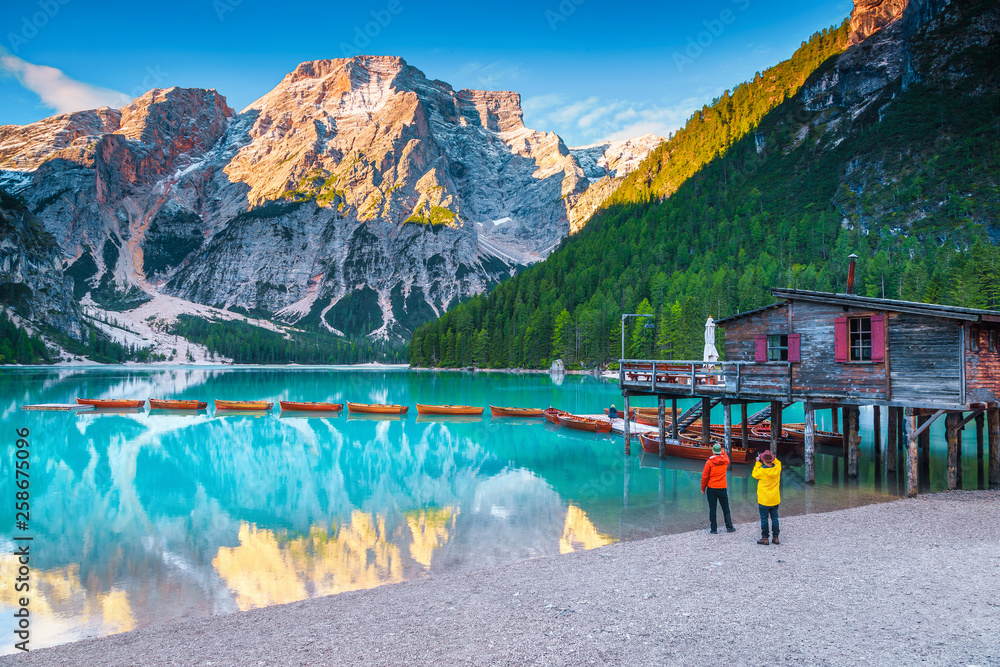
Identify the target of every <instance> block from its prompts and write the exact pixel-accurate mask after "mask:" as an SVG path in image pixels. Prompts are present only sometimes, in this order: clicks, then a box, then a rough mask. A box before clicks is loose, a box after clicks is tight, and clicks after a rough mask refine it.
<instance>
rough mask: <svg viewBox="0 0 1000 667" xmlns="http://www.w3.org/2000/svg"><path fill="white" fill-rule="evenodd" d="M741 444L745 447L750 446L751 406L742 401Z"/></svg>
mask: <svg viewBox="0 0 1000 667" xmlns="http://www.w3.org/2000/svg"><path fill="white" fill-rule="evenodd" d="M740 424H741V427H740V444H741V445H742V446H743V449H749V448H750V406H748V405H747V404H746V403H740Z"/></svg>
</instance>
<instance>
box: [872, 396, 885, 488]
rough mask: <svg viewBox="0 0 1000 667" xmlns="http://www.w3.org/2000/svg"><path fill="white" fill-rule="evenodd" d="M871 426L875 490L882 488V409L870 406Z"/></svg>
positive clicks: (883, 455) (883, 467) (883, 464)
mask: <svg viewBox="0 0 1000 667" xmlns="http://www.w3.org/2000/svg"><path fill="white" fill-rule="evenodd" d="M872 428H873V433H874V438H875V441H874V443H873V444H872V448H873V449H874V452H873V453H874V455H875V490H876V491H881V490H882V471H883V470H885V450H884V449H882V409H881V408H879V406H877V405H873V406H872Z"/></svg>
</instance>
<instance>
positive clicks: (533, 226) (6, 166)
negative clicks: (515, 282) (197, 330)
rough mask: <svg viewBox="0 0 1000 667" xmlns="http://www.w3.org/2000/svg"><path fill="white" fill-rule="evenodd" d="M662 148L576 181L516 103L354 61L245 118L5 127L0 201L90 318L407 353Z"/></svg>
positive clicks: (630, 146)
mask: <svg viewBox="0 0 1000 667" xmlns="http://www.w3.org/2000/svg"><path fill="white" fill-rule="evenodd" d="M658 140H659V138H657V137H651V136H646V137H642V138H640V139H639V140H637V141H636V142H633V143H629V142H627V141H626V142H607V144H606V148H605V150H603V151H602V150H600V149H599V148H593V147H591V148H589V149H587V150H586V154H587V159H588V165H587V169H586V170H585V169H584V168H583V167H582V166H581V165H580V162H579V159H578V157H577V156H576V155H574V153H573V151H572V150H571V149H569V148H568V147H566V145H565V144H564V142H563V141H562V139H561V138H559V137H558V135H556V134H554V133H551V132H539V131H536V130H531V129H528V128H525V127H524V124H523V114H522V111H521V107H520V96H519V95H518V94H517V93H514V92H510V91H474V90H458V91H456V90H454V89H452V88H451V86H449V85H448V84H446V83H444V82H440V81H432V80H429V79H427V78H426V77H425V76H424V75H423V73H422V72H420V70H418V69H416V68H415V67H412V66H410V65H408V64H407V63H406V62H405V61H404V60H403V59H401V58H397V57H388V56H357V57H354V58H350V59H333V60H320V61H312V62H307V63H302V64H300V65H299V66H298V67H296V68H295V70H293V71H292V72H290V73H288V74H287V75H286V76H285V77H284V78H283V79H282V81H281V82H279V83H278V85H277V86H275V87H274V88H273V89H272V90H271V91H269V92H268V93H266V94H265V95H263V96H262V97H260V98H259V99H258V100H255V101H254V102H252V103H251V104H250V105H248V106H247V107H246V109H244V110H243V111H241V112H239V113H237V112H236V111H234V110H233V109H231V108H229V106H228V105H227V103H226V101H225V98H224V97H222V96H221V95H220V94H219V93H218V92H217V91H215V90H208V89H184V88H170V89H154V90H152V91H149V92H147V93H146V94H144V95H143V96H141V97H140V98H137V99H136V100H134V101H133V102H132V103H131V104H130V105H127V106H126V107H123V108H122V109H120V110H114V109H107V108H102V109H97V110H91V111H83V112H76V113H73V114H62V115H58V116H54V117H51V118H48V119H44V120H42V121H39V122H38V123H33V124H30V125H27V126H9V125H8V126H2V127H0V169H2V170H3V171H0V187H4V186H5V187H7V188H8V189H10V190H11V191H12V192H14V193H16V194H17V195H19V196H21V197H23V198H24V200H25V202H26V204H27V206H28V207H29V208H30V209H31V210H32V211H33V213H34V215H35V216H36V217H37V218H38V219H39V220H40V221H41V222H42V224H43V225H44V226H45V227H46V229H47V230H48V231H49V232H50V233H52V234H53V236H54V237H55V238H56V240H57V242H58V244H59V248H60V250H61V253H62V258H63V260H64V261H65V263H66V267H65V269H66V270H67V271H69V273H70V274H71V275H72V276H73V277H74V280H75V285H76V291H77V293H78V294H81V295H89V297H88V298H89V299H91V300H92V302H93V306H94V307H99V308H103V309H105V310H114V311H119V312H121V313H122V315H121V316H122V317H125V318H127V317H128V314H127V313H128V312H130V311H132V310H134V309H135V308H136V307H137V306H139V305H140V304H141V303H143V302H146V301H148V300H149V299H150V298H155V297H156V295H157V294H163V295H166V296H170V297H174V298H179V299H182V300H187V301H189V302H191V303H192V307H191V311H192V312H195V311H199V312H200V311H201V310H203V309H199V308H197V307H196V305H198V304H200V305H202V306H211V307H214V308H216V309H229V310H233V309H235V311H236V312H245V313H252V314H254V315H255V316H257V317H263V318H266V319H275V320H280V321H283V322H284V323H286V324H293V325H301V326H303V327H307V328H308V327H314V328H315V327H318V328H319V329H321V330H323V331H325V332H328V333H332V334H338V335H346V336H373V337H376V338H382V339H388V340H396V341H401V340H404V339H405V338H407V337H408V336H409V332H410V331H412V330H413V328H414V327H416V326H417V325H419V324H420V323H422V322H423V321H425V320H427V319H429V318H431V317H433V316H436V315H440V314H441V313H443V312H444V311H445V310H446V309H447V308H448V307H449V306H450V305H452V304H454V303H456V302H457V301H460V300H462V299H465V298H468V297H470V296H472V295H474V294H477V293H481V292H483V291H484V290H486V289H488V288H489V287H491V286H492V285H494V284H496V283H497V282H499V281H500V280H501V279H503V278H505V277H509V276H511V275H513V274H514V273H516V272H517V271H519V270H521V269H522V268H523V267H525V266H528V265H530V264H531V263H534V262H536V261H538V260H540V259H542V258H544V257H545V256H546V255H547V254H548V252H550V251H551V250H552V248H554V247H555V246H556V245H557V244H558V243H559V241H560V240H561V239H562V238H563V237H565V236H566V235H567V234H569V233H571V232H575V231H577V230H578V229H579V228H580V226H582V223H583V220H584V218H585V217H586V216H587V215H589V212H590V211H592V210H594V209H595V208H596V207H597V205H599V204H600V202H601V201H603V198H605V197H606V196H608V195H609V194H610V193H611V192H613V191H614V189H615V188H616V187H617V185H618V184H620V183H621V181H622V179H623V178H624V176H625V174H627V172H628V170H629V169H631V168H634V167H635V166H636V165H637V164H638V159H639V158H640V157H641V156H644V155H645V153H647V152H648V151H649V150H650V149H651V148H652V147H653V146H654V145H655V144H656V143H658ZM592 186H593V187H592ZM588 195H589V196H588ZM578 204H579V206H578Z"/></svg>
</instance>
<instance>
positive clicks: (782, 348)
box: [767, 334, 788, 361]
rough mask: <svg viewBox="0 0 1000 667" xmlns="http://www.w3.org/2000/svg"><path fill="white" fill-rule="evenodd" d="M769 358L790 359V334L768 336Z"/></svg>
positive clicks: (775, 359)
mask: <svg viewBox="0 0 1000 667" xmlns="http://www.w3.org/2000/svg"><path fill="white" fill-rule="evenodd" d="M767 360H768V361H788V336H787V335H785V334H775V335H770V336H768V337H767Z"/></svg>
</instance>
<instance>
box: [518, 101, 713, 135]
mask: <svg viewBox="0 0 1000 667" xmlns="http://www.w3.org/2000/svg"><path fill="white" fill-rule="evenodd" d="M702 104H703V101H701V100H698V99H695V98H689V99H686V100H682V101H681V102H680V103H678V104H676V105H674V106H660V105H656V104H651V103H647V102H633V101H629V100H615V99H612V100H606V99H602V98H599V97H588V98H586V99H582V100H567V99H565V98H564V97H560V96H558V95H541V96H538V97H529V98H527V99H526V100H524V104H523V108H524V113H525V116H526V118H525V124H526V125H527V126H528V127H532V128H534V129H536V130H544V131H551V132H555V133H556V134H558V135H559V136H561V137H563V139H564V140H565V141H566V143H567V144H568V145H570V146H580V145H584V144H590V143H595V142H597V141H601V140H604V139H628V138H631V137H637V136H640V135H643V134H647V133H652V134H656V135H659V136H661V137H666V136H667V135H669V134H670V133H671V132H674V131H676V130H677V129H679V128H680V127H681V126H683V125H684V123H685V122H686V121H687V119H688V118H690V117H691V114H692V113H694V111H695V110H696V109H698V108H700V107H701V105H702Z"/></svg>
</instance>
